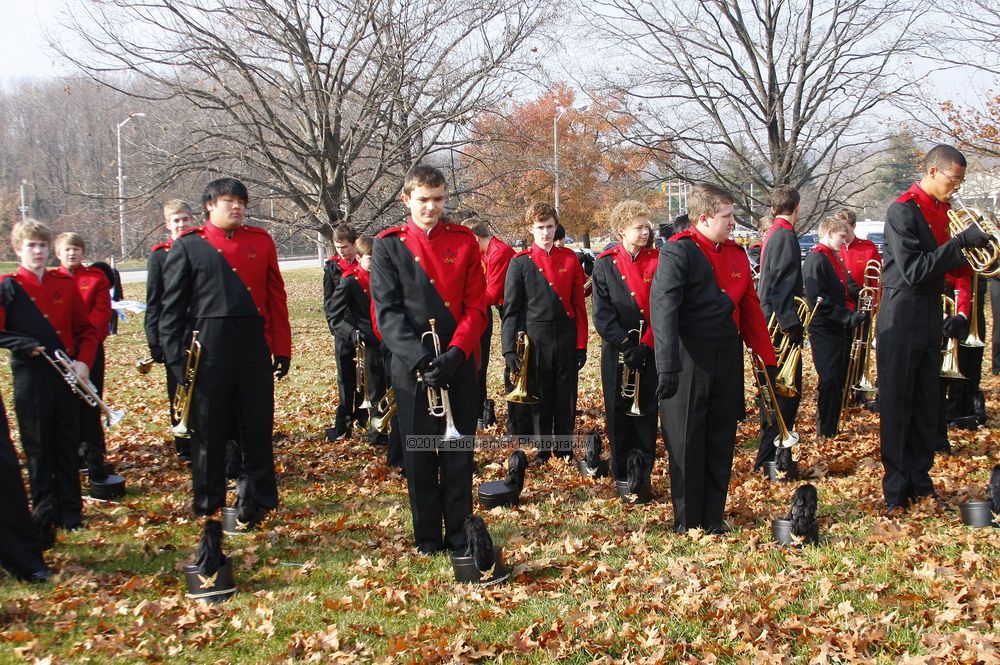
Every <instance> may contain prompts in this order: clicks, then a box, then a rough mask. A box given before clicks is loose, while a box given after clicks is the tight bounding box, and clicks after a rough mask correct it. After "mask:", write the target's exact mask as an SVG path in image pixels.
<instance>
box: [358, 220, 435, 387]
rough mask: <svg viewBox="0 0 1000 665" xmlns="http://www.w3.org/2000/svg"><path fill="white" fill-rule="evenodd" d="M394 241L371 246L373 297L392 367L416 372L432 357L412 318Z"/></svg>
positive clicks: (376, 243)
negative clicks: (390, 355)
mask: <svg viewBox="0 0 1000 665" xmlns="http://www.w3.org/2000/svg"><path fill="white" fill-rule="evenodd" d="M393 240H395V239H389V238H376V239H375V242H374V244H373V246H372V270H371V291H372V297H373V298H374V299H375V311H376V313H377V317H378V330H379V333H380V334H381V335H382V341H383V342H385V344H386V345H387V346H388V347H389V349H390V350H391V351H392V362H393V365H394V366H395V365H396V363H399V366H400V367H403V368H405V369H406V370H407V371H409V372H416V371H417V370H418V369H420V368H421V366H422V365H424V364H425V363H426V362H427V361H429V360H431V354H430V352H429V351H428V350H427V349H426V348H425V347H424V345H423V344H421V342H420V335H419V334H418V333H417V331H416V329H415V326H414V324H413V321H412V319H411V318H410V315H409V311H408V309H407V306H406V302H405V299H404V297H403V285H402V284H401V282H400V275H399V269H398V267H397V266H396V261H397V260H400V259H399V258H398V256H394V255H393V253H392V246H393V245H397V244H399V241H398V240H395V242H393ZM411 260H412V258H411Z"/></svg>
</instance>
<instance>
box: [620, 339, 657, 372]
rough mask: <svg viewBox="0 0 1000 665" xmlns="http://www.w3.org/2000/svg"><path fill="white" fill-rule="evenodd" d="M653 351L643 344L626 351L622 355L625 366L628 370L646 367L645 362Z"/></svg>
mask: <svg viewBox="0 0 1000 665" xmlns="http://www.w3.org/2000/svg"><path fill="white" fill-rule="evenodd" d="M652 352H653V350H652V349H651V348H649V347H648V346H646V345H645V344H637V345H636V346H633V347H632V348H630V349H627V350H626V351H625V352H624V353H623V354H622V355H623V356H624V359H625V366H626V367H628V368H629V369H641V368H642V367H644V366H645V365H646V361H647V360H648V359H649V356H650V355H651V354H652Z"/></svg>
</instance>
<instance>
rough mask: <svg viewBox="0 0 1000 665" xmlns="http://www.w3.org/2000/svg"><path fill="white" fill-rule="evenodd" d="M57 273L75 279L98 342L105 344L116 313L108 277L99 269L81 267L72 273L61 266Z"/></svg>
mask: <svg viewBox="0 0 1000 665" xmlns="http://www.w3.org/2000/svg"><path fill="white" fill-rule="evenodd" d="M56 271H57V272H60V273H62V274H63V275H67V276H69V277H72V278H73V281H74V282H76V288H77V289H78V290H79V291H80V298H81V300H83V304H84V306H85V307H86V308H87V311H88V312H90V323H91V324H92V325H93V326H94V330H95V331H96V332H97V342H98V343H99V344H100V343H103V342H104V339H105V338H106V337H107V336H108V333H109V332H110V331H111V319H112V318H113V317H114V311H113V310H112V309H111V284H110V283H109V282H108V277H107V275H105V274H104V272H103V271H101V270H99V269H98V268H91V267H89V266H80V267H79V268H77V269H76V270H74V271H73V272H72V273H71V272H70V271H68V270H66V268H63V267H62V266H60V267H59V268H56Z"/></svg>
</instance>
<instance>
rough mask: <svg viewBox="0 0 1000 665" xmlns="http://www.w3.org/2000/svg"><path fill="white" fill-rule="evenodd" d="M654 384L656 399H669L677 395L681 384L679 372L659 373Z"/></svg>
mask: <svg viewBox="0 0 1000 665" xmlns="http://www.w3.org/2000/svg"><path fill="white" fill-rule="evenodd" d="M658 378H659V380H658V381H657V383H656V399H670V398H671V397H673V396H674V395H676V394H677V386H679V385H680V383H681V373H680V372H660V373H659V374H658Z"/></svg>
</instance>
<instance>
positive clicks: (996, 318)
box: [990, 277, 1000, 374]
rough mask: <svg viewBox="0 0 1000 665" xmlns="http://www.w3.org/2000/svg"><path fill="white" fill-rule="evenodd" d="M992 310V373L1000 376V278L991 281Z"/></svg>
mask: <svg viewBox="0 0 1000 665" xmlns="http://www.w3.org/2000/svg"><path fill="white" fill-rule="evenodd" d="M990 309H991V310H992V312H993V340H992V341H993V344H992V347H993V348H992V354H991V355H992V362H991V363H990V372H992V373H993V374H1000V277H994V278H991V279H990Z"/></svg>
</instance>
